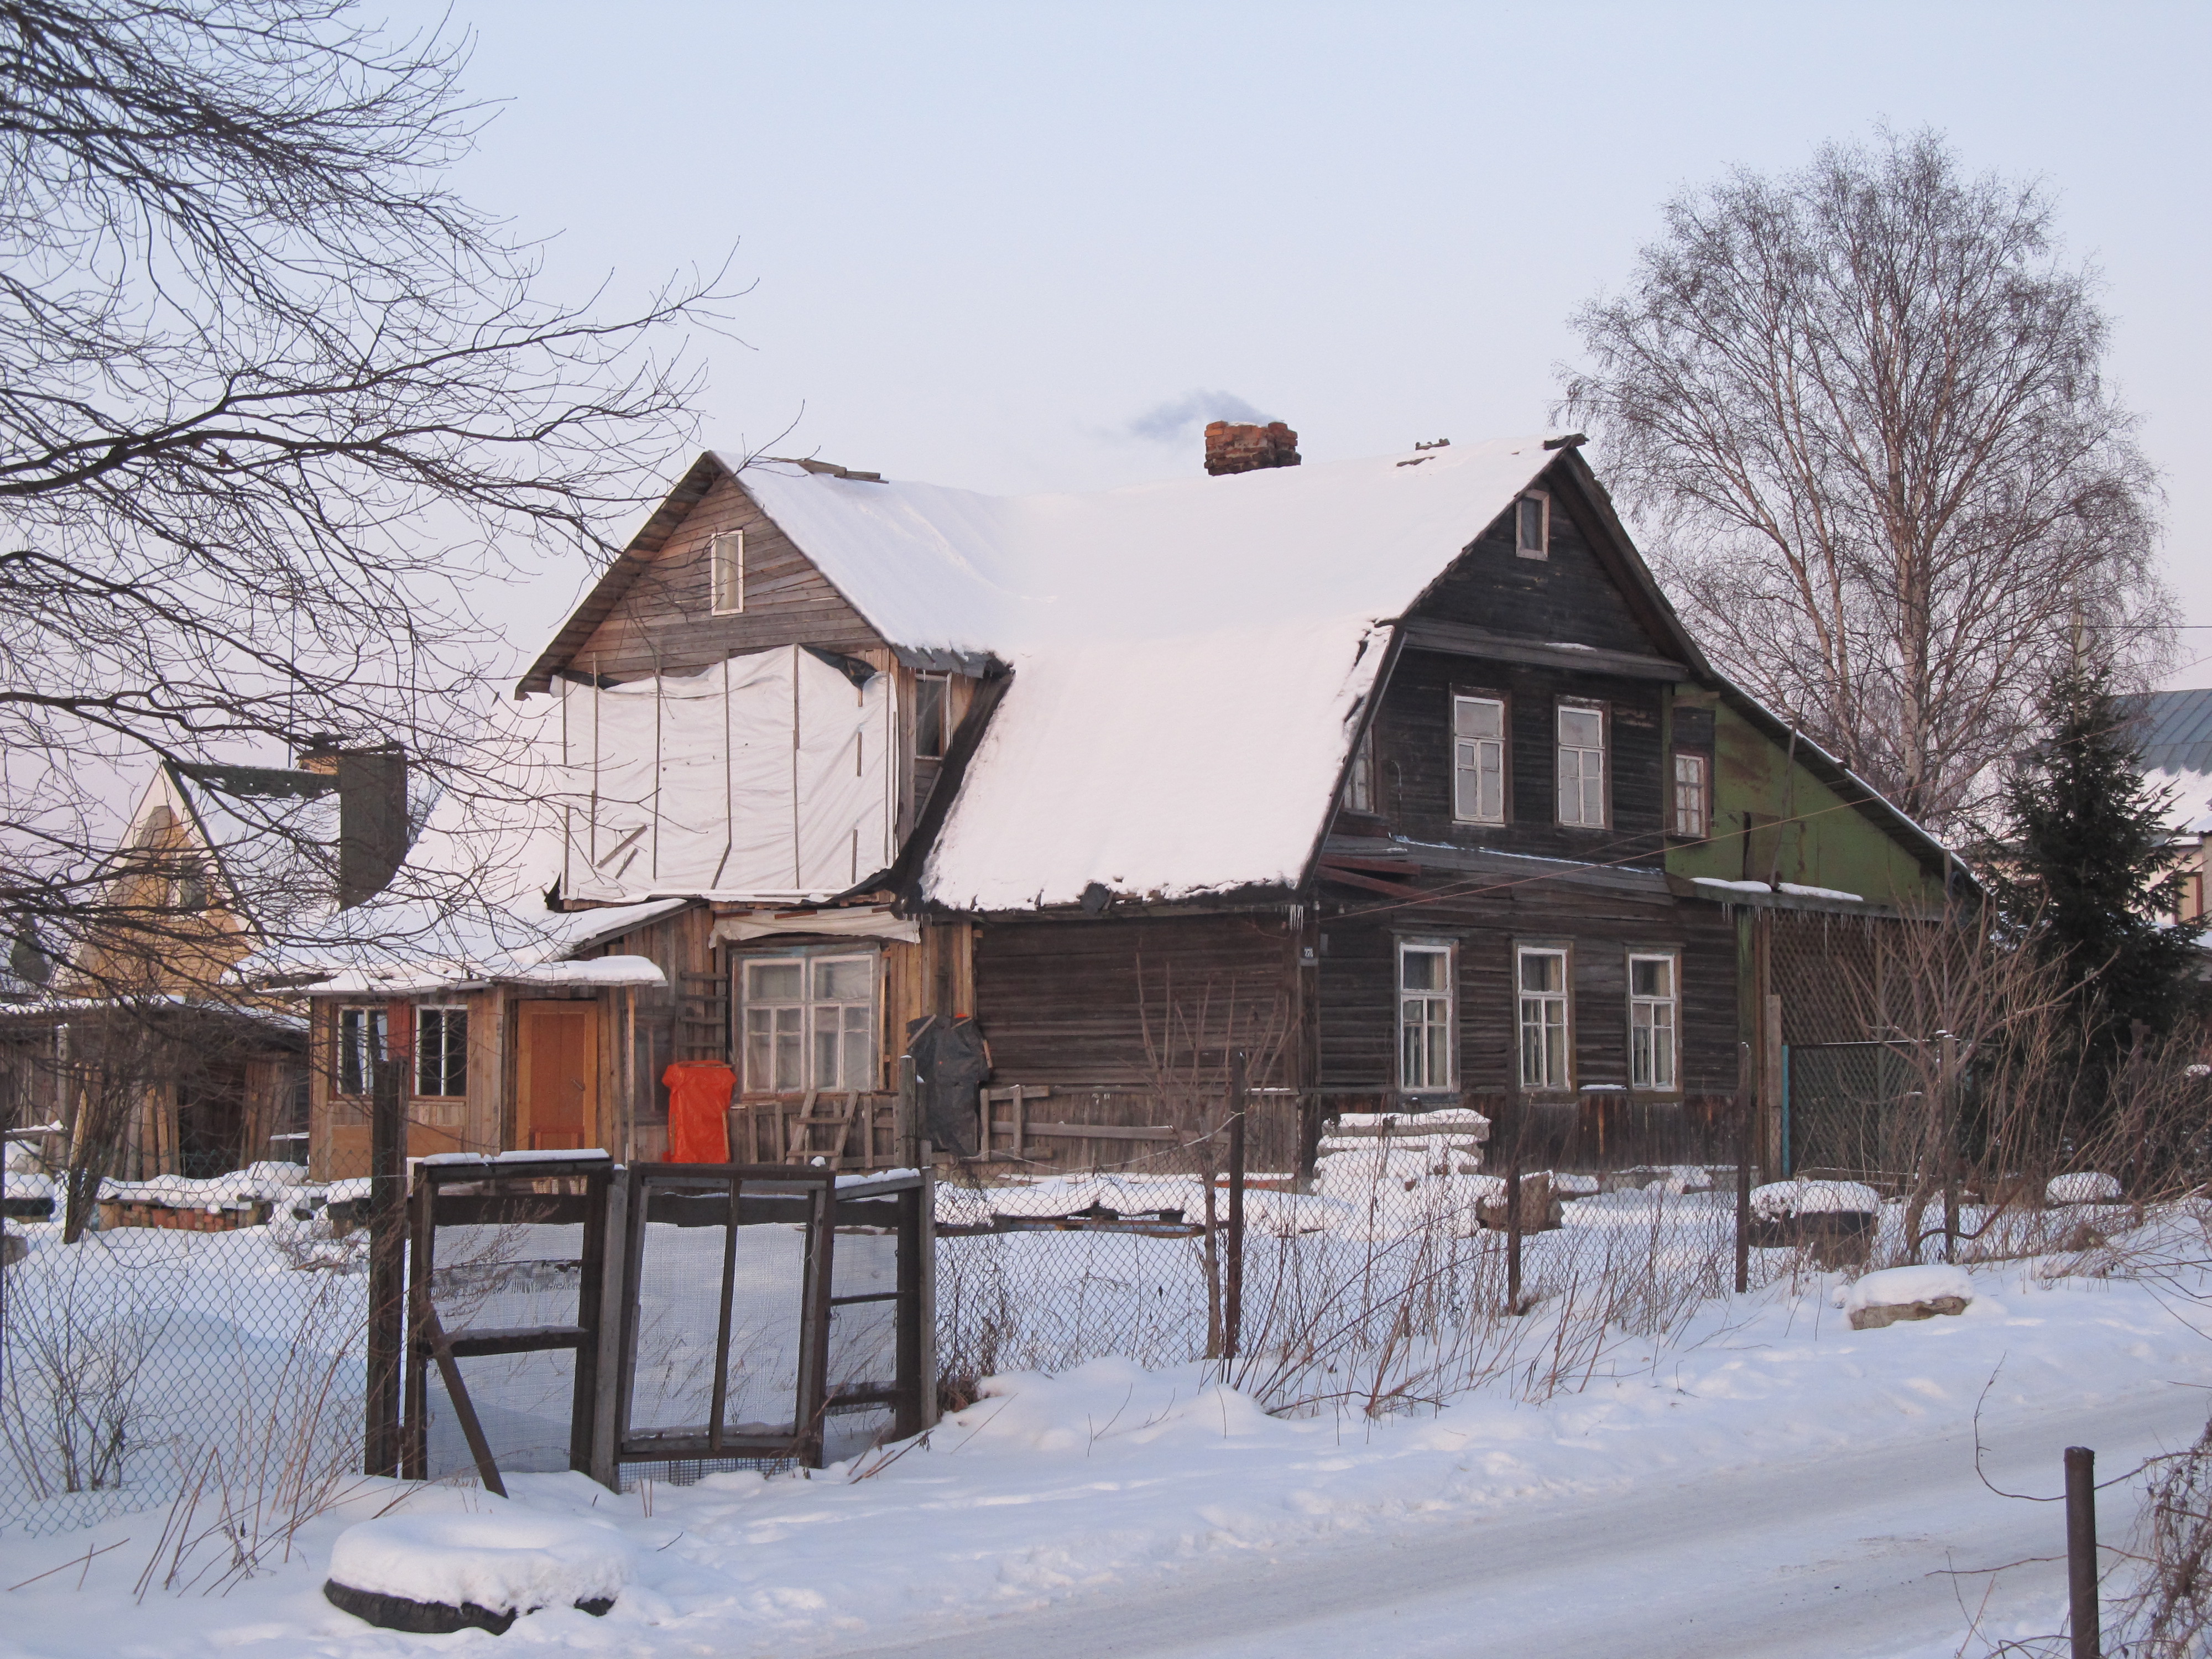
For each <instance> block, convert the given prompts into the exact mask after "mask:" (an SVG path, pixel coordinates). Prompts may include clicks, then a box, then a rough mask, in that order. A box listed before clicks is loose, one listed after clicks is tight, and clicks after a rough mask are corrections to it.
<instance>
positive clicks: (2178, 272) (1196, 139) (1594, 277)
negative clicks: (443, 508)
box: [395, 0, 2212, 684]
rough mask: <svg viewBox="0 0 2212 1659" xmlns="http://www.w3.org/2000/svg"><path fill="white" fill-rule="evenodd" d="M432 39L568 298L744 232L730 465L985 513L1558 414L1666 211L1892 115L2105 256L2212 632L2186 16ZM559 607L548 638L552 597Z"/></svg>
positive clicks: (1483, 17)
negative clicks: (1216, 395)
mask: <svg viewBox="0 0 2212 1659" xmlns="http://www.w3.org/2000/svg"><path fill="white" fill-rule="evenodd" d="M395 15H396V17H397V18H398V19H400V20H404V19H407V18H410V17H419V18H431V17H435V15H437V14H436V12H435V11H433V10H431V9H428V8H423V9H419V10H411V11H410V10H408V9H401V10H400V11H398V13H397V14H395ZM452 16H453V21H454V22H455V23H456V24H458V25H459V26H462V27H468V28H471V29H473V30H474V31H475V32H476V33H477V52H476V57H475V61H474V64H473V67H472V69H471V73H470V76H469V84H470V87H471V90H472V91H474V92H475V93H476V94H478V95H480V96H483V97H487V98H493V99H500V100H506V102H505V105H504V107H503V110H502V112H501V114H500V115H499V117H498V118H497V119H496V120H495V121H494V122H493V124H492V125H491V127H490V130H489V132H488V133H487V134H486V137H485V139H484V142H483V147H482V149H481V151H480V153H479V154H478V155H477V157H476V158H474V159H473V160H472V161H471V162H469V163H468V164H467V166H466V167H465V171H464V173H462V175H461V177H460V178H459V180H458V182H459V185H460V186H461V187H462V189H463V190H464V191H465V193H466V194H467V195H468V196H469V197H471V199H472V200H474V201H475V202H476V203H477V204H478V205H480V206H483V207H485V208H487V209H490V210H496V211H499V212H502V213H505V214H508V215H511V216H513V219H514V220H515V222H517V224H518V226H519V227H520V228H522V229H524V230H526V231H528V232H531V233H533V234H546V233H554V232H557V233H559V240H558V241H557V242H556V244H555V246H554V248H553V249H552V251H551V252H550V267H551V275H552V276H553V277H554V279H555V280H556V283H558V284H559V285H560V286H562V288H564V289H574V288H576V287H579V286H580V285H582V284H585V283H589V282H592V281H594V280H596V279H597V278H598V277H599V276H604V275H607V274H609V273H611V275H612V276H613V278H614V283H615V289H616V292H617V295H618V296H620V295H629V296H635V295H636V294H637V293H638V292H640V291H641V290H642V289H644V288H646V287H647V285H649V284H650V283H653V281H654V280H655V279H656V278H658V277H659V276H661V275H663V274H664V273H665V272H666V271H668V270H671V269H673V268H677V267H680V266H689V265H692V264H708V265H713V264H717V263H719V262H720V259H721V258H722V257H723V255H724V254H725V253H726V252H728V251H729V250H730V249H731V248H732V246H734V248H735V270H737V272H738V274H739V276H741V277H742V279H743V280H744V281H746V282H750V283H755V284H757V286H756V287H755V288H754V289H753V292H752V293H751V294H750V295H749V296H748V297H746V298H745V299H744V300H742V301H739V302H738V305H737V307H736V319H737V324H736V325H737V329H738V332H739V334H740V335H741V336H742V337H743V339H744V342H745V344H744V345H743V346H739V345H736V344H732V343H709V348H710V349H709V351H708V356H709V358H710V361H711V364H712V368H713V374H714V384H713V387H712V390H711V392H710V394H709V398H708V423H707V433H706V435H707V436H708V439H709V440H710V441H714V442H716V443H719V444H725V445H727V446H730V447H738V445H740V444H743V443H746V442H750V443H755V444H757V443H760V442H763V441H765V440H767V439H769V437H771V436H774V435H775V434H777V433H778V432H780V431H781V429H782V428H785V427H786V426H787V425H788V424H790V423H791V422H793V421H794V420H796V421H797V422H798V425H797V427H796V429H795V430H794V431H793V433H792V435H790V436H789V437H788V438H787V439H785V440H784V441H783V442H782V443H781V445H779V446H778V448H779V449H780V450H781V451H784V452H787V453H789V452H796V453H820V454H823V455H824V456H826V457H828V458H829V459H834V460H838V461H842V462H845V463H847V464H848V465H854V466H860V467H866V468H868V469H871V470H877V471H884V472H885V473H888V474H891V475H894V476H898V477H920V478H927V479H931V480H933V481H936V482H939V483H953V484H961V485H967V486H969V487H973V488H976V489H990V490H1004V491H1021V490H1031V489H1086V488H1098V487H1103V486H1108V485H1112V484H1116V483H1125V482H1129V481H1133V480H1136V479H1141V478H1147V477H1162V476H1168V475H1172V474H1177V473H1184V472H1188V471H1194V469H1195V468H1196V467H1197V465H1198V459H1199V458H1198V438H1197V434H1196V430H1195V427H1194V426H1190V427H1186V428H1182V430H1180V431H1178V432H1175V433H1173V434H1172V435H1170V436H1169V437H1167V438H1164V439H1163V438H1158V437H1146V436H1142V435H1139V433H1138V430H1137V428H1138V427H1139V425H1141V424H1142V423H1143V420H1144V417H1145V416H1146V415H1147V414H1148V413H1150V412H1152V411H1156V410H1161V409H1162V408H1163V407H1164V406H1170V405H1181V404H1182V400H1184V399H1185V398H1186V397H1187V396H1188V394H1189V393H1191V392H1200V391H1202V392H1225V393H1229V394H1231V395H1233V396H1234V397H1236V398H1241V399H1243V401H1244V403H1246V404H1249V405H1251V406H1254V407H1255V408H1257V409H1259V410H1263V411H1265V412H1266V413H1267V414H1268V415H1271V416H1277V417H1279V418H1281V419H1284V420H1287V421H1289V422H1291V425H1292V426H1294V427H1296V428H1297V430H1298V432H1299V434H1300V435H1301V441H1302V447H1303V448H1304V453H1305V454H1306V455H1307V456H1308V458H1309V459H1330V458H1334V457H1339V456H1350V455H1360V454H1372V453H1381V452H1383V451H1387V450H1391V449H1396V448H1401V447H1405V446H1406V445H1407V444H1410V443H1412V442H1413V441H1415V440H1417V439H1429V438H1436V437H1449V438H1454V439H1457V440H1460V441H1468V440H1471V439H1474V438H1479V437H1483V436H1488V435H1498V434H1503V433H1510V432H1520V431H1527V430H1530V429H1534V428H1544V427H1546V426H1547V415H1548V407H1549V404H1550V402H1551V400H1552V398H1553V396H1554V395H1555V392H1556V381H1555V377H1554V374H1553V365H1554V364H1555V363H1556V362H1559V360H1561V359H1562V358H1564V357H1567V356H1571V354H1572V352H1573V350H1574V341H1573V338H1572V337H1571V334H1570V333H1569V331H1568V329H1567V327H1566V317H1567V315H1568V313H1570V311H1571V310H1572V308H1573V307H1575V306H1576V305H1577V303H1578V302H1579V301H1582V300H1583V299H1584V298H1586V297H1588V296H1589V295H1591V294H1592V293H1594V292H1595V291H1596V290H1598V289H1601V288H1603V287H1605V286H1607V285H1609V284H1617V283H1620V282H1621V281H1622V280H1623V278H1624V277H1625V276H1626V273H1627V271H1628V270H1629V269H1630V265H1631V261H1632V257H1633V255H1634V253H1635V251H1636V249H1637V247H1638V246H1639V244H1640V243H1642V242H1643V241H1644V240H1646V239H1647V238H1649V237H1650V235H1651V234H1653V232H1654V230H1655V228H1656V224H1657V209H1658V205H1659V204H1660V203H1661V202H1662V200H1663V199H1664V198H1665V197H1667V196H1668V194H1669V193H1671V192H1672V191H1675V190H1676V189H1678V188H1680V186H1682V185H1686V184H1692V183H1696V182H1699V181H1702V180H1705V179H1711V178H1712V177H1713V176H1715V175H1716V174H1717V173H1719V172H1721V171H1722V170H1723V169H1724V168H1725V167H1728V166H1729V165H1730V164H1732V163H1736V162H1742V163H1746V164H1748V165H1750V166H1753V167H1759V168H1777V167H1788V166H1792V165H1795V164H1796V163H1797V162H1799V161H1802V160H1803V159H1804V158H1805V156H1806V155H1808V152H1809V151H1810V149H1811V148H1812V147H1813V146H1814V144H1815V143H1817V142H1819V141H1820V140H1821V139H1823V138H1826V137H1863V136H1864V135H1866V134H1867V133H1868V132H1869V131H1870V130H1871V129H1872V127H1873V125H1874V124H1875V122H1876V121H1878V120H1881V119H1887V121H1888V122H1890V123H1891V124H1892V125H1895V126H1899V127H1908V128H1909V127H1913V126H1917V125H1923V124H1925V125H1935V126H1937V127H1940V128H1942V129H1943V130H1944V131H1947V132H1948V134H1949V135H1950V137H1951V138H1952V139H1953V141H1954V143H1955V144H1956V145H1957V147H1958V148H1959V149H1960V151H1961V152H1962V154H1963V155H1964V156H1965V158H1966V161H1967V162H1968V163H1969V165H1971V166H1972V167H1976V168H1996V169H1997V170H2000V171H2002V172H2005V173H2012V174H2016V175H2017V174H2034V175H2040V176H2041V177H2043V178H2044V179H2046V180H2047V181H2048V183H2049V184H2050V185H2051V187H2052V188H2053V189H2054V190H2055V191H2057V195H2058V197H2059V201H2060V208H2061V222H2062V225H2063V230H2064V233H2065V234H2066V238H2067V241H2068V246H2069V249H2070V250H2071V252H2073V253H2074V254H2075V256H2076V257H2086V258H2091V259H2093V260H2094V261H2095V263H2096V264H2098V265H2099V266H2100V268H2101V269H2102V270H2103V272H2104V274H2105V277H2106V283H2107V288H2106V296H2105V297H2106V306H2107V307H2108V308H2109V310H2110V312H2111V313H2112V316H2113V318H2114V319H2115V325H2116V329H2115V349H2114V352H2113V356H2112V365H2111V367H2112V373H2113V374H2114V376H2115V377H2116V379H2117V380H2118V381H2119V382H2120V383H2121V384H2122V386H2123V387H2124V391H2125V392H2126V394H2127V396H2128V398H2130V401H2131V402H2132V404H2134V405H2135V407H2136V409H2137V410H2139V411H2140V412H2141V413H2142V416H2143V417H2144V426H2143V434H2142V435H2143V441H2144V442H2145V445H2146V447H2147V448H2148V451H2149V453H2150V454H2151V456H2152V458H2153V459H2154V461H2155V462H2156V463H2157V464H2158V465H2159V466H2160V468H2161V469H2162V470H2163V471H2164V473H2165V475H2166V488H2167V490H2168V495H2169V501H2168V522H2169V528H2170V534H2169V538H2168V542H2167V548H2166V555H2167V562H2168V566H2169V571H2170V576H2171V580H2172V582H2173V584H2174V586H2176V588H2177V589H2178V590H2179V592H2181V593H2182V596H2183V598H2184V601H2185V606H2186V609H2187V611H2188V613H2189V620H2190V621H2191V622H2194V623H2212V568H2208V563H2212V562H2208V561H2207V560H2206V558H2205V556H2204V549H2205V547H2206V544H2207V541H2208V537H2212V484H2208V483H2207V482H2206V480H2205V477H2204V476H2203V471H2202V469H2201V468H2200V467H2199V465H2198V464H2197V463H2198V457H2199V455H2200V454H2201V453H2203V450H2204V448H2205V447H2206V443H2207V440H2208V438H2212V419H2208V416H2207V415H2206V413H2205V411H2204V409H2203V393H2202V391H2201V388H2202V387H2203V386H2204V385H2205V384H2206V382H2207V380H2208V378H2212V374H2208V371H2212V337H2208V329H2207V325H2206V323H2205V319H2204V307H2205V302H2206V284H2205V280H2204V269H2205V265H2206V255H2207V252H2208V248H2207V243H2208V229H2207V219H2208V214H2207V205H2208V204H2207V200H2206V197H2207V185H2206V173H2205V161H2206V152H2207V144H2206V139H2207V137H2208V129H2212V114H2208V108H2212V100H2207V98H2206V96H2205V92H2204V82H2205V76H2206V71H2207V68H2208V62H2212V53H2208V50H2207V48H2208V46H2212V11H2208V10H2207V9H2205V8H2204V7H2202V6H2194V7H2178V6H2151V5H2144V6H2106V7H2100V8H2087V7H2082V6H2078V5H2076V6H2066V7H2057V6H2037V5H2005V6H1996V5H1948V6H1942V5H1934V6H1931V5H1901V4H1858V5H1852V6H1848V7H1846V6H1820V5H1799V6H1790V7H1781V6H1771V5H1770V6H1720V5H1705V6H1694V5H1676V6H1647V7H1638V8H1627V7H1618V6H1608V5H1601V4H1589V3H1579V4H1576V5H1572V6H1557V7H1548V8H1540V7H1531V6H1514V7H1492V6H1480V5H1456V6H1455V5H1416V4H1400V5H1390V4H1370V5H1362V6H1357V7H1355V6H1351V5H1312V4H1296V3H1287V4H1286V3H1269V4H1255V3H1241V4H1219V5H1213V4H1182V5H1174V6H1170V5H1147V4H1131V3H1115V4H1112V5H1103V4H1101V5H1085V6H1075V5H1049V6H1048V5H1032V6H984V5H962V4H939V5H931V6H921V5H911V6H889V5H853V4H810V5H804V6H801V5H779V4H722V5H710V4H684V3H674V0H669V3H631V4H628V5H624V6H622V7H619V8H617V7H614V6H609V5H592V4H582V3H567V4H547V3H542V0H537V3H530V4H523V3H518V0H457V3H455V4H454V6H453V10H452ZM802 408H803V410H804V413H803V415H802V412H801V411H802ZM1152 424H1153V425H1155V426H1158V425H1163V424H1169V422H1153V423H1152ZM669 459H670V463H671V465H675V464H676V462H677V459H678V458H675V457H671V458H669ZM1597 459H1598V460H1599V464H1600V465H1601V466H1602V464H1603V458H1602V455H1600V456H1599V457H1598V458H1597ZM541 588H542V592H540V593H538V594H537V595H533V596H532V602H531V603H529V604H528V605H526V606H523V607H521V610H522V611H528V612H531V613H532V614H530V615H528V616H523V615H521V614H518V615H517V618H516V625H517V628H518V630H519V631H521V632H525V633H529V634H532V635H533V642H534V635H535V634H536V633H537V632H538V631H539V628H540V624H541V623H542V624H544V625H550V622H551V621H552V619H553V617H555V616H556V614H557V613H558V612H559V611H562V609H564V608H565V605H566V603H567V601H568V599H569V598H570V597H571V596H572V594H573V591H574V590H573V587H572V586H570V585H569V584H568V582H566V581H564V580H560V579H558V578H549V580H547V581H545V582H544V583H543V584H542V585H541ZM556 590H557V591H556ZM541 606H542V612H543V614H542V616H541V615H538V614H535V613H537V612H538V611H540V609H541ZM2184 637H2185V640H2187V641H2191V642H2192V643H2191V645H2190V648H2189V653H2188V654H2190V655H2191V656H2195V655H2197V654H2198V653H2204V654H2205V655H2206V658H2207V660H2206V661H2204V662H2201V663H2197V664H2196V665H2194V666H2192V667H2191V668H2189V669H2187V670H2185V671H2184V672H2183V673H2182V674H2181V675H2180V676H2179V677H2178V682H2177V683H2179V682H2195V683H2198V684H2205V683H2212V631H2206V632H2201V633H2197V634H2194V635H2185V636H2184Z"/></svg>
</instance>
